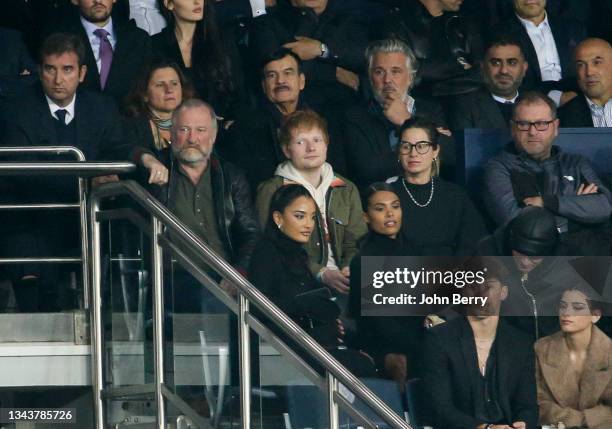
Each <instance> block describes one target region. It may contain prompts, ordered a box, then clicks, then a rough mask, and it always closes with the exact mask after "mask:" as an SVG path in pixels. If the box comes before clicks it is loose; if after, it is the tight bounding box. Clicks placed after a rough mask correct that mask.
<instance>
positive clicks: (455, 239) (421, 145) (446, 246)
mask: <svg viewBox="0 0 612 429" xmlns="http://www.w3.org/2000/svg"><path fill="white" fill-rule="evenodd" d="M436 128H437V127H436V125H435V124H434V123H433V122H431V121H429V120H427V119H423V118H419V117H413V118H411V119H408V120H407V121H406V122H404V124H403V125H402V126H401V127H400V130H399V135H400V142H399V144H398V146H397V154H398V162H399V164H400V167H401V169H402V171H403V174H402V176H395V177H392V178H390V179H388V180H387V183H390V184H391V186H392V187H393V189H394V190H395V192H396V194H397V195H398V196H399V197H400V201H401V203H402V213H403V220H404V223H403V227H402V230H401V235H402V236H403V238H404V240H406V241H407V242H408V243H410V245H411V246H412V247H414V248H415V249H416V251H417V252H418V254H419V255H445V256H448V255H466V254H471V253H472V248H473V247H474V246H475V245H476V243H478V240H480V239H481V238H483V237H484V236H485V235H486V229H485V226H484V222H483V220H482V217H481V216H480V213H478V211H477V210H476V208H475V207H474V204H473V203H472V201H470V198H469V197H468V195H467V193H466V192H465V191H464V190H463V189H462V188H461V187H459V186H457V185H455V184H453V183H450V182H447V181H445V180H443V179H441V178H440V177H438V173H439V171H440V151H441V147H440V143H439V132H438V130H437V129H436Z"/></svg>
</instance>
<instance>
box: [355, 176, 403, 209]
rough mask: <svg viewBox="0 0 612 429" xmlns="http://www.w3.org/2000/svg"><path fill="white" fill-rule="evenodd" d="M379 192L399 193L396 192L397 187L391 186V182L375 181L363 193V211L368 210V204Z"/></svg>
mask: <svg viewBox="0 0 612 429" xmlns="http://www.w3.org/2000/svg"><path fill="white" fill-rule="evenodd" d="M377 192H391V193H393V194H396V195H397V192H395V189H393V186H391V185H390V184H389V183H385V182H374V183H372V184H371V185H369V186H368V187H367V188H366V189H365V191H363V192H362V194H361V204H362V206H363V211H364V212H367V211H368V206H369V204H370V199H371V198H372V197H373V196H374V194H376V193H377Z"/></svg>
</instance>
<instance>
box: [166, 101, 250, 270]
mask: <svg viewBox="0 0 612 429" xmlns="http://www.w3.org/2000/svg"><path fill="white" fill-rule="evenodd" d="M171 134H172V154H173V158H174V161H173V163H172V164H173V165H172V167H171V171H170V180H169V182H168V187H167V191H166V192H164V194H165V195H164V197H165V198H163V199H165V200H166V202H167V205H168V207H169V208H170V210H172V212H174V214H175V215H176V216H177V217H178V218H179V219H180V220H181V221H182V222H183V223H184V224H185V225H186V226H188V227H189V228H190V229H191V230H192V231H193V232H194V233H196V234H197V235H198V236H199V237H200V238H201V239H202V240H203V241H204V242H205V243H206V244H208V245H209V247H210V248H211V249H212V250H214V251H215V253H217V255H219V256H221V257H222V258H223V259H225V260H226V261H228V262H229V263H230V264H232V265H233V266H234V267H235V268H236V269H238V270H239V271H241V272H242V273H246V269H247V268H248V266H249V261H250V257H251V253H252V251H253V248H254V246H255V242H256V241H257V239H258V235H259V224H258V222H257V219H256V217H255V213H254V210H253V204H252V200H251V195H250V190H249V185H248V183H247V181H246V179H245V178H244V175H243V174H242V172H241V171H240V170H238V169H237V168H236V167H234V166H233V165H231V164H229V163H227V162H224V161H222V160H220V159H219V158H217V157H215V155H214V154H213V147H214V145H215V140H216V138H217V119H216V115H215V112H214V111H213V109H212V107H211V106H210V105H209V104H207V103H205V102H203V101H201V100H197V99H191V100H187V101H185V102H184V103H183V104H182V105H181V107H179V108H178V109H176V110H175V111H174V114H173V117H172V129H171Z"/></svg>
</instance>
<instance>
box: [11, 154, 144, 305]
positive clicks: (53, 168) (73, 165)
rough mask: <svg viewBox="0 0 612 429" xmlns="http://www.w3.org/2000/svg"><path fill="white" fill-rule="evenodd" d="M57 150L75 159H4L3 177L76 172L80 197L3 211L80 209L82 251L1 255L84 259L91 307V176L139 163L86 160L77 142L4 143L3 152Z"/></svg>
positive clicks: (50, 260)
mask: <svg viewBox="0 0 612 429" xmlns="http://www.w3.org/2000/svg"><path fill="white" fill-rule="evenodd" d="M24 153H31V154H55V155H63V154H70V155H73V156H74V158H75V159H76V161H73V162H39V161H31V162H2V163H0V177H3V176H24V175H49V176H73V177H75V178H76V179H77V181H78V200H77V201H76V202H74V203H26V204H2V205H0V211H16V210H58V209H77V208H78V209H79V223H80V237H81V240H80V241H81V255H80V256H76V257H52V256H47V257H28V258H0V265H2V264H27V263H49V264H52V263H64V264H65V263H80V264H81V271H82V276H83V295H82V296H83V301H82V303H83V304H82V307H83V308H84V309H88V308H89V300H90V291H91V288H90V283H89V282H90V275H89V232H88V227H89V220H88V215H89V213H88V209H87V192H88V189H87V178H88V177H92V176H101V175H108V174H118V173H128V172H130V171H133V170H134V169H135V168H136V166H135V165H134V164H133V163H130V162H86V160H85V155H84V154H83V152H82V151H81V150H80V149H78V148H76V147H74V146H31V147H15V146H10V147H9V146H6V147H0V155H2V154H20V155H22V154H24Z"/></svg>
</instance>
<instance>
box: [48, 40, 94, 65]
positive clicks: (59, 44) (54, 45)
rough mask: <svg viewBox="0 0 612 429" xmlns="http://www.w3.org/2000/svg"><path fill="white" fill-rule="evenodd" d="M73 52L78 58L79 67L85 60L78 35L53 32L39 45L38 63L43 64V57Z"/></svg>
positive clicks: (83, 49)
mask: <svg viewBox="0 0 612 429" xmlns="http://www.w3.org/2000/svg"><path fill="white" fill-rule="evenodd" d="M67 52H73V53H75V54H76V56H77V59H78V64H79V67H81V66H82V65H83V63H84V61H85V45H84V44H83V42H82V41H81V39H80V38H79V36H77V35H75V34H70V33H53V34H51V35H50V36H49V37H47V38H46V39H45V41H44V42H43V44H42V46H41V47H40V51H39V56H40V64H41V65H42V64H44V59H45V57H48V56H49V55H61V54H65V53H67Z"/></svg>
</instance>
